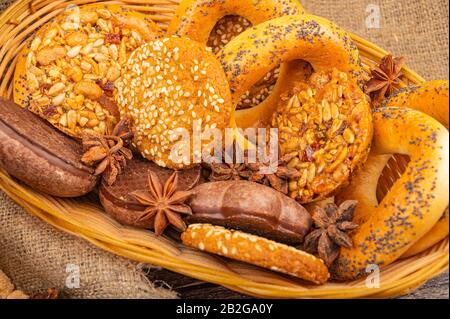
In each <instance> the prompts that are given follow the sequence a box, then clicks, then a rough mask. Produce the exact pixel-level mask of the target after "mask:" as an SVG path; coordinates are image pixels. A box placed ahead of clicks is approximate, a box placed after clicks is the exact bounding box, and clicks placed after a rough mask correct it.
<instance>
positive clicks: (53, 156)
mask: <svg viewBox="0 0 450 319" xmlns="http://www.w3.org/2000/svg"><path fill="white" fill-rule="evenodd" d="M81 155H82V147H81V145H80V144H79V143H78V142H76V141H75V140H73V139H71V138H70V137H68V136H67V135H65V134H63V133H61V132H59V131H57V130H56V129H54V128H53V127H52V126H51V125H49V124H48V123H47V122H46V121H45V120H42V119H41V118H39V117H38V116H36V115H34V114H33V113H31V112H29V111H28V110H26V109H22V108H21V107H19V106H18V105H16V104H14V103H13V102H11V101H8V100H5V99H3V98H0V166H1V167H2V168H4V169H5V170H6V171H7V172H8V173H9V174H11V175H12V176H14V177H16V178H17V179H19V180H21V181H22V182H24V183H25V184H27V185H29V186H31V187H32V188H34V189H36V190H39V191H42V192H44V193H47V194H50V195H53V196H59V197H77V196H81V195H84V194H86V193H89V192H90V191H91V190H92V189H93V188H94V187H95V185H96V184H97V177H95V176H94V175H93V170H92V169H91V168H89V167H87V166H86V165H84V164H83V163H81V161H80V158H81Z"/></svg>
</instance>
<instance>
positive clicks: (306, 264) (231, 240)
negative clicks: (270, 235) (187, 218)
mask: <svg viewBox="0 0 450 319" xmlns="http://www.w3.org/2000/svg"><path fill="white" fill-rule="evenodd" d="M181 240H182V241H183V244H185V245H187V246H190V247H194V248H198V249H200V250H204V251H207V252H210V253H214V254H217V255H221V256H224V257H228V258H232V259H235V260H239V261H243V262H247V263H249V264H253V265H257V266H261V267H264V268H267V269H270V270H273V271H277V272H281V273H284V274H288V275H291V276H295V277H298V278H302V279H305V280H308V281H311V282H313V283H316V284H323V283H325V282H326V281H327V280H328V278H329V277H330V274H329V272H328V269H327V267H326V266H325V264H324V263H323V261H322V260H321V259H319V258H317V257H315V256H313V255H310V254H308V253H306V252H304V251H301V250H298V249H295V248H294V247H291V246H288V245H285V244H280V243H277V242H275V241H272V240H269V239H266V238H263V237H259V236H255V235H251V234H247V233H244V232H241V231H236V230H228V229H225V228H223V227H220V226H214V225H211V224H191V225H189V227H188V228H187V229H186V231H184V232H183V233H182V234H181Z"/></svg>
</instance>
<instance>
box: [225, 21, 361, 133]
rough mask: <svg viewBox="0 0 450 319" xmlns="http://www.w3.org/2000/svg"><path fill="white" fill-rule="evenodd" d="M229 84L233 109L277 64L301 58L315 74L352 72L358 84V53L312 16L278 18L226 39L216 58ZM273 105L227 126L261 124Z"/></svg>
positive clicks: (333, 29)
mask: <svg viewBox="0 0 450 319" xmlns="http://www.w3.org/2000/svg"><path fill="white" fill-rule="evenodd" d="M218 56H219V58H220V60H221V63H222V67H223V69H224V70H225V74H226V76H227V78H228V82H229V84H230V89H231V93H232V101H233V105H236V104H237V103H238V102H239V99H240V97H241V96H242V94H244V93H245V92H246V91H247V90H248V89H250V88H251V87H252V85H253V84H255V83H256V82H257V81H258V80H259V79H260V78H261V77H263V76H264V74H266V73H267V72H269V71H270V70H271V69H273V68H274V67H275V66H277V65H279V64H280V63H283V62H288V61H292V60H296V59H302V60H305V61H307V62H309V63H310V64H311V65H312V67H313V69H314V70H315V71H326V70H331V69H332V68H333V67H335V68H337V69H338V70H339V71H342V72H347V73H349V74H353V75H354V78H355V80H359V76H360V74H361V65H360V60H359V53H358V50H357V48H356V46H355V45H354V43H353V42H352V41H351V39H350V36H349V35H348V34H347V33H346V32H344V31H343V30H341V29H340V28H338V27H337V26H336V25H334V24H333V23H331V22H329V21H328V20H325V19H323V18H318V17H315V16H312V15H306V14H305V15H294V16H284V17H280V18H276V19H273V20H269V21H266V22H263V23H260V24H258V25H256V26H254V27H252V28H249V29H247V30H246V31H244V32H242V33H241V34H240V35H238V36H237V37H235V38H234V39H233V40H231V41H230V42H229V43H228V44H227V45H226V46H225V47H224V48H223V50H222V51H221V52H219V54H218ZM275 107H276V103H269V104H260V105H258V106H256V107H254V108H251V109H244V110H239V111H236V114H235V117H234V118H233V119H232V122H233V123H234V122H235V123H236V125H237V127H250V126H254V125H256V124H257V123H261V122H267V120H268V119H269V118H270V116H271V115H272V113H273V112H274V108H275Z"/></svg>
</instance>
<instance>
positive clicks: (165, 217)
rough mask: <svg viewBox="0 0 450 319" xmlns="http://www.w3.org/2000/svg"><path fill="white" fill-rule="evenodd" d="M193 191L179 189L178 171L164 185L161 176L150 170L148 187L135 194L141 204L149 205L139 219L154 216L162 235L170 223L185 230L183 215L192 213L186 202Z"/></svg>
mask: <svg viewBox="0 0 450 319" xmlns="http://www.w3.org/2000/svg"><path fill="white" fill-rule="evenodd" d="M191 194H192V192H191V191H180V190H178V173H177V172H174V173H173V174H172V175H171V176H170V177H169V179H168V180H167V181H166V182H165V184H164V185H162V183H161V180H160V179H159V177H158V176H157V175H156V174H155V173H153V172H151V171H150V173H149V176H148V189H147V190H142V191H135V192H133V193H131V194H130V195H132V196H134V197H135V198H136V199H137V200H138V201H139V202H140V203H141V204H143V205H145V206H147V208H146V209H145V210H144V212H143V213H142V214H141V215H140V216H139V217H138V221H142V220H150V219H152V218H154V225H155V226H154V227H155V234H156V235H157V236H159V235H161V234H162V233H163V232H164V230H165V229H166V227H167V226H168V225H169V224H172V225H173V226H175V228H177V229H179V230H181V231H184V230H185V229H186V224H185V222H184V221H183V219H182V218H181V215H191V214H192V210H191V208H190V207H189V206H188V205H187V204H185V203H184V202H185V201H186V199H187V198H188V197H189V196H190V195H191Z"/></svg>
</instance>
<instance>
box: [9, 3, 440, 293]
mask: <svg viewBox="0 0 450 319" xmlns="http://www.w3.org/2000/svg"><path fill="white" fill-rule="evenodd" d="M92 2H95V1H90V0H75V1H61V0H59V1H54V0H34V1H32V0H23V1H17V2H16V3H15V4H13V5H12V6H11V7H10V8H9V9H8V10H7V11H5V12H4V13H3V14H2V15H1V16H0V95H1V96H4V97H8V98H11V97H12V92H13V81H12V79H13V73H14V67H15V64H16V62H17V56H18V53H19V52H20V50H21V49H22V47H23V46H24V45H25V41H26V40H27V39H28V37H29V36H30V35H31V34H32V33H33V32H34V31H35V30H36V28H38V27H40V26H41V25H43V24H44V23H46V22H47V21H49V20H50V19H52V18H54V17H55V16H57V15H58V14H60V13H61V12H62V11H63V10H64V8H65V7H66V6H67V5H69V4H76V5H83V4H89V3H92ZM98 2H102V3H104V4H119V5H123V6H125V7H128V8H130V9H133V10H136V11H141V12H143V13H146V14H148V15H149V17H150V18H151V19H153V20H154V21H155V22H157V24H158V25H159V26H160V27H161V29H163V30H165V29H166V28H167V24H168V23H169V21H170V19H171V17H172V15H173V13H174V11H175V8H176V6H177V5H178V0H130V1H128V0H125V1H98ZM353 39H354V41H355V42H356V44H357V45H358V47H359V50H360V53H361V57H362V62H363V65H364V70H365V77H366V79H368V71H369V69H370V67H371V66H373V65H374V64H376V63H378V62H379V61H380V59H381V58H382V57H383V56H384V55H386V54H387V52H385V51H384V50H382V49H381V48H379V47H377V46H375V45H373V44H371V43H369V42H367V41H365V40H364V39H362V38H359V37H357V36H353ZM423 81H424V80H423V78H421V77H420V76H419V75H417V74H416V73H415V72H413V71H412V70H409V69H408V68H406V67H405V68H404V76H403V78H402V81H401V84H400V85H401V86H406V85H408V84H411V83H419V82H423ZM406 163H407V159H406V158H405V157H402V156H395V157H394V158H393V159H392V160H391V161H390V162H389V163H388V166H387V168H386V169H385V170H384V173H383V175H382V177H381V179H380V182H379V185H378V196H379V197H382V196H383V195H384V194H386V192H387V191H389V188H390V186H391V185H392V183H393V181H395V180H396V179H397V178H398V176H399V174H400V173H401V172H403V170H404V169H405V165H406ZM0 188H1V189H2V190H3V191H4V192H5V193H7V194H8V195H9V196H10V197H11V198H13V199H14V200H15V201H16V202H18V203H19V204H20V205H22V206H23V207H24V208H25V209H26V210H27V211H28V212H30V213H31V214H33V215H36V216H38V217H40V218H41V219H43V220H45V221H46V222H48V223H49V224H51V225H53V226H54V227H56V228H58V229H60V230H63V231H65V232H68V233H71V234H74V235H76V236H80V237H82V238H84V239H86V240H88V241H89V242H91V243H93V244H94V245H96V246H99V247H101V248H103V249H105V250H108V251H110V252H113V253H115V254H117V255H121V256H124V257H127V258H130V259H134V260H138V261H141V262H145V263H151V264H153V265H159V266H162V267H164V268H167V269H169V270H172V271H175V272H177V273H180V274H183V275H187V276H190V277H194V278H197V279H200V280H204V281H209V282H212V283H216V284H220V285H222V286H225V287H227V288H229V289H232V290H235V291H238V292H242V293H245V294H250V295H253V296H259V297H275V298H357V297H393V296H398V295H401V294H405V293H408V292H409V291H411V290H412V289H415V288H417V287H418V286H420V285H421V284H423V283H424V282H425V281H426V280H428V279H430V278H431V277H433V276H436V275H438V274H440V273H441V272H443V271H445V270H447V269H448V263H449V260H448V259H449V255H448V249H449V242H448V238H447V239H445V240H443V241H442V242H440V243H438V244H436V245H435V246H434V247H432V248H430V249H428V250H427V251H425V252H423V253H421V254H419V255H416V256H413V257H410V258H407V259H402V260H398V261H396V262H395V263H393V264H391V265H389V266H388V267H386V268H384V269H383V270H382V271H381V275H380V279H381V281H380V287H379V288H368V287H367V286H366V284H365V279H360V280H357V281H353V282H346V283H327V284H325V285H323V286H315V285H308V284H305V283H304V282H302V281H300V280H297V279H293V278H290V277H287V276H284V275H280V274H277V273H274V272H271V271H266V270H262V269H260V268H258V267H254V266H251V265H248V264H243V263H240V262H235V261H231V260H226V259H223V258H220V257H216V256H212V255H209V254H206V253H203V252H200V251H196V250H192V249H190V248H187V247H184V246H183V245H181V244H180V243H179V242H177V241H175V240H173V239H169V238H164V237H156V236H155V235H154V234H153V233H152V232H149V231H145V230H140V229H134V228H131V227H126V226H123V225H120V224H119V223H117V222H116V221H114V220H113V219H112V218H110V217H109V216H108V215H106V214H105V212H104V211H103V209H102V208H101V206H100V205H99V204H98V202H97V200H96V199H95V198H94V196H87V197H83V198H78V199H59V198H54V197H52V196H48V195H45V194H42V193H39V192H36V191H34V190H33V189H31V188H29V187H27V186H25V185H23V184H20V183H19V182H17V181H16V180H15V179H13V178H11V177H10V176H9V175H8V174H7V173H6V172H4V171H2V170H0Z"/></svg>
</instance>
